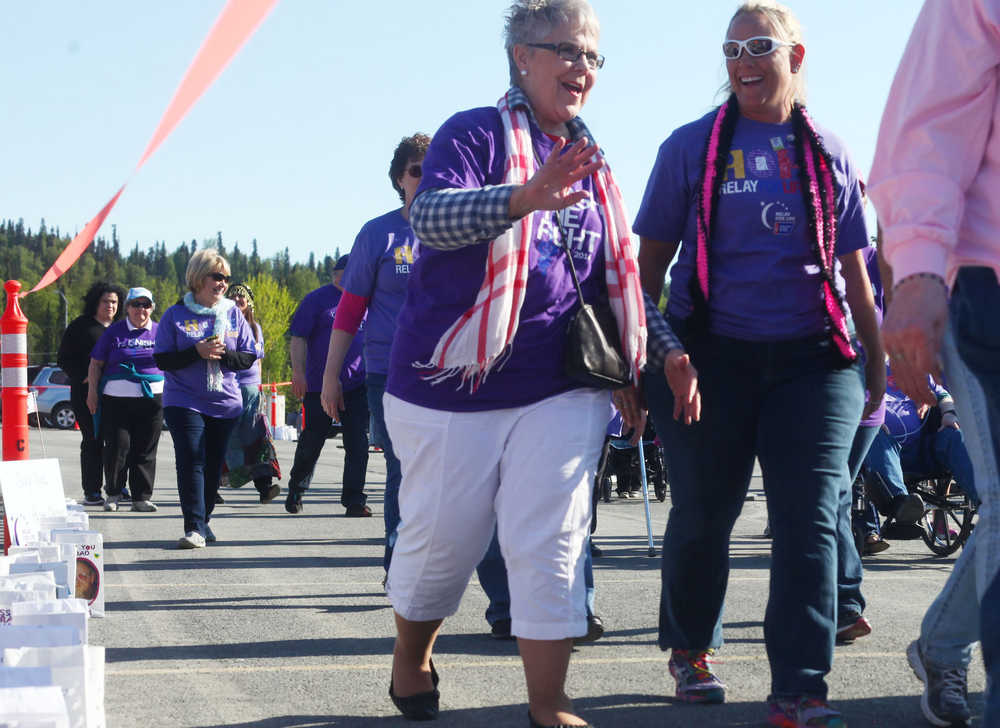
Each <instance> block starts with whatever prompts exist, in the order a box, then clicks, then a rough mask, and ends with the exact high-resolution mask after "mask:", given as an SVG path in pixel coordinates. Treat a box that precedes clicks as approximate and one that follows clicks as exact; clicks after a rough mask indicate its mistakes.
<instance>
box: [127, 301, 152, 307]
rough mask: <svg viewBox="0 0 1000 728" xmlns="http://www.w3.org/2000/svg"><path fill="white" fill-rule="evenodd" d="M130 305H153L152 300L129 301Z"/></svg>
mask: <svg viewBox="0 0 1000 728" xmlns="http://www.w3.org/2000/svg"><path fill="white" fill-rule="evenodd" d="M128 305H129V306H132V307H133V308H152V307H153V303H152V301H129V302H128Z"/></svg>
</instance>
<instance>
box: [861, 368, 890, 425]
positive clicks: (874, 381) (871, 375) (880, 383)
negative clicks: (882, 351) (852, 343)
mask: <svg viewBox="0 0 1000 728" xmlns="http://www.w3.org/2000/svg"><path fill="white" fill-rule="evenodd" d="M865 389H867V390H868V402H867V403H866V404H865V411H864V412H863V413H862V414H861V419H862V420H863V419H865V418H866V417H867V416H868V415H870V414H871V413H872V412H874V411H875V410H877V409H878V408H879V407H880V406H881V404H882V398H883V397H884V396H885V358H884V357H882V358H876V357H869V358H868V361H866V362H865Z"/></svg>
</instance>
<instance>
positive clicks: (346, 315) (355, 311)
mask: <svg viewBox="0 0 1000 728" xmlns="http://www.w3.org/2000/svg"><path fill="white" fill-rule="evenodd" d="M367 310H368V299H367V298H366V297H365V296H359V295H357V294H355V293H351V292H350V291H344V294H343V295H342V296H341V297H340V303H338V304H337V313H335V314H334V316H333V328H335V329H338V330H340V331H346V332H347V333H349V334H350V335H351V336H354V334H356V333H358V328H359V327H360V326H361V321H362V319H364V317H365V312H366V311H367Z"/></svg>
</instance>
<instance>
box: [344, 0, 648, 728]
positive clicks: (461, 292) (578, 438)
mask: <svg viewBox="0 0 1000 728" xmlns="http://www.w3.org/2000/svg"><path fill="white" fill-rule="evenodd" d="M599 34H600V26H599V23H598V20H597V17H596V15H595V13H594V10H593V8H592V7H591V6H590V4H589V3H588V2H586V0H518V1H517V2H514V3H513V4H512V5H511V6H510V8H509V10H508V12H507V18H506V32H505V50H506V56H507V62H508V67H509V72H510V81H511V86H510V88H509V89H508V90H507V91H506V93H504V94H503V95H502V97H501V98H500V100H499V101H498V102H497V103H496V104H495V105H492V106H486V107H481V108H476V109H471V110H466V111H459V112H458V113H456V114H454V115H453V116H452V117H451V118H450V119H448V120H447V121H445V123H444V124H443V126H442V127H441V128H440V129H439V131H438V132H437V133H435V135H434V140H433V141H432V142H431V144H430V147H429V149H428V151H427V157H426V158H425V159H424V163H423V175H422V178H421V180H420V186H419V187H418V189H417V191H416V196H415V199H414V201H413V205H412V207H411V208H410V218H411V220H412V224H413V229H414V231H415V232H416V234H417V237H418V238H419V240H420V255H419V256H417V258H416V261H415V263H414V265H413V266H412V269H411V272H410V281H409V290H408V292H407V297H406V300H405V301H404V303H403V306H402V309H401V310H400V313H399V318H398V321H397V329H396V331H397V333H396V337H395V339H394V341H393V346H392V351H391V354H390V358H389V377H388V380H387V385H386V395H385V403H384V404H385V413H386V422H387V424H388V426H389V433H390V434H391V436H392V440H393V445H394V447H395V450H396V453H397V455H398V456H399V458H400V460H401V462H402V472H403V481H402V484H401V487H400V495H399V504H400V512H401V515H402V518H401V522H400V526H399V534H398V538H397V540H396V544H395V549H394V551H393V557H392V564H391V566H390V569H389V575H388V581H387V584H386V589H387V592H388V595H389V599H390V601H391V602H392V605H393V609H394V610H395V619H396V629H397V637H396V643H395V649H394V653H393V669H392V680H391V682H390V696H391V698H392V700H393V702H394V704H395V705H396V707H397V709H398V710H399V711H400V712H401V713H402V714H403V715H404V717H406V718H409V719H411V720H422V719H430V718H433V717H436V716H437V714H438V708H439V705H438V704H439V698H440V695H439V692H438V681H439V676H438V674H437V672H436V670H435V668H434V665H433V661H432V659H431V658H432V651H433V647H434V642H435V639H436V637H437V635H438V632H439V630H440V628H441V624H442V622H443V620H444V618H445V617H447V616H449V615H451V614H454V612H455V611H456V610H457V609H458V606H459V603H460V600H461V598H462V594H463V592H464V590H465V587H466V585H467V583H468V581H469V578H470V576H471V575H472V572H473V570H474V569H475V568H476V566H477V564H478V563H479V562H480V561H481V559H482V558H483V556H484V554H485V553H486V552H487V549H488V547H489V546H490V541H491V539H492V536H493V533H494V528H496V533H497V538H498V543H499V546H500V549H499V550H500V551H501V552H502V554H503V556H504V559H505V561H506V568H507V581H508V586H509V590H510V616H511V632H512V633H513V635H514V636H516V637H517V639H518V643H519V644H518V647H519V651H520V654H521V658H522V662H523V665H524V675H525V681H526V683H527V693H528V719H527V724H528V725H530V726H556V725H569V726H582V725H586V723H585V721H584V720H583V719H582V718H581V717H580V716H578V715H576V714H575V712H574V711H573V707H572V704H571V702H570V700H569V698H568V697H567V695H566V693H565V685H564V683H565V677H566V673H567V669H568V666H569V659H570V653H571V651H572V645H573V640H574V638H577V637H582V636H584V635H585V634H586V633H587V631H588V621H587V606H586V591H585V579H584V561H585V558H584V550H585V549H586V546H587V543H588V535H589V526H590V519H591V487H592V485H593V482H594V475H595V472H596V468H597V463H598V459H599V457H600V454H601V448H602V445H603V443H604V431H605V426H606V425H607V411H608V392H607V391H606V390H599V389H596V388H594V387H591V386H586V385H584V384H582V383H580V382H579V381H578V380H577V379H574V378H572V377H571V376H570V375H569V374H568V373H567V371H566V368H565V364H564V362H565V358H566V351H567V343H566V337H567V331H568V329H569V327H570V321H571V319H572V318H573V317H574V315H575V314H576V313H577V312H578V311H579V310H580V307H581V304H580V295H578V293H577V290H576V288H575V286H574V275H573V273H572V272H571V266H572V269H573V270H575V271H576V272H577V274H578V277H579V280H580V287H581V289H582V296H583V298H584V300H586V301H587V303H590V304H597V305H601V304H603V303H605V302H606V303H607V304H608V306H609V307H610V308H611V309H612V311H613V312H614V320H615V323H616V324H617V326H618V329H619V333H620V336H619V337H618V338H619V339H620V340H621V342H622V343H623V347H622V348H623V358H624V359H625V361H626V362H628V363H629V364H630V365H631V370H632V373H633V374H637V373H638V369H639V368H640V367H641V366H642V361H643V360H644V359H645V351H646V344H645V342H646V330H645V313H644V300H643V296H642V293H641V287H640V285H639V278H638V275H637V272H636V267H635V254H634V252H633V249H632V247H631V243H630V241H629V236H628V230H627V218H626V216H625V213H624V209H623V203H622V199H621V194H620V192H619V191H618V187H617V185H616V184H615V182H614V178H613V177H612V176H611V174H610V172H609V171H608V169H607V166H606V162H605V160H604V157H603V155H602V154H601V152H600V150H599V148H598V147H597V145H596V144H595V142H594V140H593V137H592V135H591V134H590V132H589V130H588V129H587V127H586V126H585V124H584V123H583V121H582V120H581V119H580V117H579V114H580V112H581V110H582V109H583V107H584V105H585V104H586V102H587V99H588V97H589V95H590V92H591V90H592V89H593V87H594V84H595V83H596V81H597V77H598V73H599V69H600V67H601V66H602V65H603V64H604V58H603V57H602V56H601V55H600V53H599V52H598V42H599ZM353 264H354V260H353V253H352V260H351V265H353ZM348 273H350V266H348ZM612 283H613V285H612ZM650 305H651V302H650ZM615 397H616V401H617V402H618V403H619V406H620V408H621V409H624V410H626V412H627V413H628V414H629V415H630V416H632V417H634V418H636V419H637V420H638V419H640V418H641V421H642V422H644V417H642V416H641V415H639V413H638V406H637V401H636V393H635V391H634V390H633V389H631V388H625V389H622V390H620V391H616V392H615ZM638 429H639V430H640V431H641V430H642V427H641V426H640V427H639V428H638ZM441 679H442V680H444V679H447V678H446V676H441Z"/></svg>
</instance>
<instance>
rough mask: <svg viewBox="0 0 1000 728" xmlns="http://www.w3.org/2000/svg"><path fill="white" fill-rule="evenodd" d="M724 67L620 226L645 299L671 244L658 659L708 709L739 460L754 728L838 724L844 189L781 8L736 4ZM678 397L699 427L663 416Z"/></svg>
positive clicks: (851, 399)
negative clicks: (761, 522) (707, 101)
mask: <svg viewBox="0 0 1000 728" xmlns="http://www.w3.org/2000/svg"><path fill="white" fill-rule="evenodd" d="M723 55H724V57H725V63H726V70H727V73H728V76H729V91H730V95H729V97H728V98H727V99H726V101H725V102H724V103H723V104H722V105H721V106H719V107H718V108H716V109H714V110H713V111H711V112H710V113H708V114H706V115H705V116H704V117H702V118H701V119H698V120H697V121H694V122H692V123H689V124H687V125H685V126H682V127H680V128H679V129H677V130H675V131H674V132H673V133H672V134H671V135H670V137H669V138H668V139H667V140H666V141H665V142H663V144H662V145H661V146H660V149H659V153H658V155H657V158H656V162H655V164H654V166H653V170H652V173H651V175H650V178H649V182H648V185H647V187H646V191H645V195H644V197H643V201H642V205H641V208H640V210H639V214H638V215H637V217H636V220H635V224H634V226H633V231H634V232H635V233H636V234H638V235H639V236H640V246H641V247H640V253H639V264H640V269H641V275H642V279H643V283H644V287H645V288H646V290H647V291H648V292H649V293H651V294H653V295H658V294H659V292H660V290H661V288H662V286H663V279H664V276H665V274H666V272H667V266H668V265H669V264H670V262H671V260H672V259H673V258H674V254H675V253H676V252H677V250H678V246H680V253H679V257H678V260H677V262H676V263H675V264H674V266H673V268H672V269H671V285H670V298H669V301H668V304H667V317H668V319H669V321H670V322H671V324H673V328H674V330H675V331H676V332H677V334H678V335H679V337H680V339H681V341H682V343H683V349H678V350H676V351H671V352H669V354H668V355H667V357H666V360H665V362H656V363H657V364H662V367H661V368H659V369H656V370H652V367H651V368H650V369H651V371H649V373H648V375H647V376H646V377H645V379H644V382H645V386H646V393H647V402H648V404H649V408H650V414H651V416H652V417H653V421H654V424H655V426H656V430H657V432H659V433H660V435H661V436H662V438H663V442H664V445H665V446H666V457H667V465H668V470H669V472H670V476H671V477H670V486H671V503H672V505H671V510H670V517H669V520H668V523H667V528H666V534H665V537H664V544H663V563H662V582H663V587H662V592H661V600H660V625H659V645H660V648H661V649H663V650H665V651H666V650H670V651H671V657H670V660H669V663H668V664H669V669H670V672H671V674H672V675H673V677H674V679H675V681H676V692H677V697H678V699H680V700H683V701H687V702H701V703H719V702H722V701H723V700H724V699H725V686H724V685H723V683H722V682H721V680H720V679H719V678H718V677H717V676H716V675H715V674H714V670H713V668H712V665H711V661H710V660H711V655H712V653H713V652H714V650H715V649H716V648H718V647H719V646H720V645H721V644H722V611H723V602H724V599H725V592H726V580H727V577H728V571H729V564H728V559H729V538H730V534H731V533H732V529H733V525H734V524H735V522H736V519H737V517H738V516H739V514H740V509H741V508H742V505H743V501H744V496H745V494H746V491H747V487H748V485H749V482H750V477H751V474H752V473H753V467H754V458H755V456H756V458H757V460H758V461H759V462H760V465H761V469H762V471H763V477H764V488H765V491H766V492H767V507H768V515H769V519H770V524H771V533H772V536H773V543H772V560H771V574H770V593H769V599H768V606H767V611H766V614H765V617H764V637H765V641H766V643H767V654H768V660H769V663H770V668H771V692H770V695H769V696H768V701H767V702H768V708H767V710H768V718H767V720H768V723H769V724H770V725H774V726H782V727H783V728H798V727H800V726H801V727H803V728H804V727H805V726H826V727H827V728H833V727H838V728H839V727H841V726H844V725H845V723H844V720H843V718H842V716H841V714H840V713H839V712H838V711H836V710H835V709H834V708H832V707H831V706H830V705H829V704H828V703H827V685H826V681H825V676H826V674H827V673H828V672H829V671H830V669H831V665H832V661H833V647H834V640H835V633H836V631H837V627H838V620H839V618H840V615H838V582H837V570H838V534H839V533H840V529H841V528H846V529H848V533H849V528H850V522H849V519H846V518H844V517H843V515H842V510H843V509H842V507H841V506H842V504H844V503H845V502H846V499H848V498H849V493H850V490H849V489H850V485H851V480H850V477H849V456H850V452H851V448H852V443H853V440H854V437H855V433H856V431H857V430H858V426H859V423H860V422H861V419H862V414H863V412H864V414H865V415H868V414H869V413H871V412H872V411H874V410H875V409H876V408H877V407H879V406H880V404H881V401H882V395H883V393H884V391H885V369H884V366H883V359H884V351H883V347H882V342H881V339H880V335H879V331H878V323H877V319H876V314H875V309H874V302H873V293H872V287H871V284H870V282H869V279H868V275H867V273H866V270H865V265H864V260H863V251H864V249H865V248H866V247H867V245H868V234H867V231H866V228H865V218H864V211H863V197H862V189H861V184H860V181H859V176H858V172H857V169H856V168H855V166H854V165H853V164H852V162H851V160H850V158H849V156H848V154H847V152H846V150H845V149H844V147H843V145H842V143H841V142H840V141H839V140H838V139H837V138H836V137H835V136H834V135H833V134H831V133H830V132H829V131H827V130H826V129H823V128H821V127H818V126H817V125H816V123H815V122H814V121H813V120H812V118H811V116H810V114H809V113H808V111H807V110H806V108H805V106H804V105H803V102H802V99H803V98H804V95H805V93H804V92H805V88H804V82H803V68H804V67H803V62H804V60H805V55H806V48H805V45H804V43H803V39H802V31H801V27H800V25H799V22H798V20H797V19H796V18H795V16H794V15H793V14H792V12H791V11H790V10H789V9H788V8H786V7H784V6H783V5H780V4H779V3H777V2H773V1H772V0H750V1H748V2H744V3H743V4H742V5H740V6H739V8H738V9H737V11H736V13H735V14H734V15H733V17H732V19H731V21H730V23H729V26H728V28H727V30H726V34H725V36H724V42H723ZM855 336H857V337H858V338H859V339H860V341H861V344H863V347H864V352H865V355H866V356H865V358H864V364H862V358H861V357H859V354H858V346H857V342H856V341H855ZM692 372H696V373H697V387H696V388H694V389H692V388H691V387H690V377H691V373H692ZM679 379H681V380H683V381H678V380H679ZM866 383H867V389H868V390H869V392H870V399H869V402H868V404H867V405H866V404H865V394H864V390H865V385H866ZM692 401H693V402H695V403H696V404H698V405H699V407H700V412H698V413H697V415H698V416H696V417H693V418H691V421H690V422H689V421H688V418H687V417H685V418H684V421H683V422H682V421H678V420H675V419H674V416H673V415H674V413H675V411H677V410H678V409H679V408H682V407H683V405H685V404H687V403H690V402H692ZM720 453H724V454H725V457H720V456H719V455H720ZM855 558H856V554H855ZM858 573H859V574H860V569H859V570H858ZM854 619H855V620H856V619H857V616H854Z"/></svg>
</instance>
